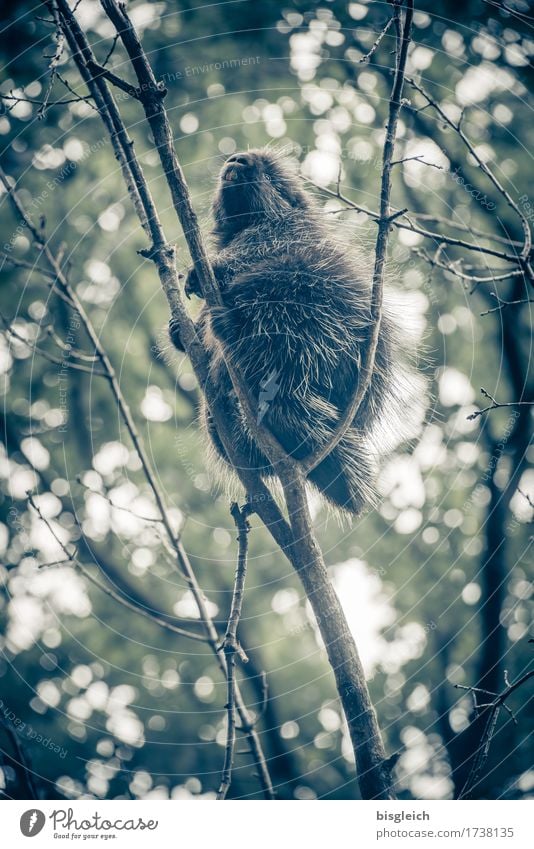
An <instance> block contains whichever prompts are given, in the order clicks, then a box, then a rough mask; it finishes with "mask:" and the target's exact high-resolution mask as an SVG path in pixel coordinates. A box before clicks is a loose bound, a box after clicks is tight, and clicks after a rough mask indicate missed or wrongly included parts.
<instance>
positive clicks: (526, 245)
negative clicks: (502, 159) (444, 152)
mask: <svg viewBox="0 0 534 849" xmlns="http://www.w3.org/2000/svg"><path fill="white" fill-rule="evenodd" d="M406 81H407V82H408V83H409V84H410V85H411V86H412V88H414V89H415V90H416V91H418V92H419V94H421V95H422V96H423V97H424V98H425V100H426V101H427V103H428V104H429V106H431V107H432V108H433V109H434V110H435V111H436V112H437V113H438V115H439V116H440V118H441V119H442V121H443V122H444V123H445V124H446V125H447V126H448V127H450V128H451V129H452V130H454V131H455V132H456V133H457V134H458V135H459V137H460V138H461V140H462V142H463V143H464V145H465V147H466V148H467V150H468V151H469V153H470V154H471V156H472V157H473V159H474V160H475V162H476V163H477V165H478V167H479V168H480V169H481V171H483V172H484V174H485V175H486V176H487V177H488V179H489V180H490V181H491V183H493V185H494V187H495V188H496V189H497V191H498V192H499V194H500V195H501V196H502V197H503V198H504V200H505V201H506V203H507V204H508V206H509V207H510V208H511V209H512V210H513V211H514V212H515V213H516V215H517V216H518V217H519V219H520V221H521V226H522V228H523V236H524V241H523V248H522V250H521V259H522V260H523V263H524V264H526V265H528V262H529V258H530V253H531V250H532V235H531V232H530V224H529V221H528V218H527V217H526V216H525V214H524V213H523V211H522V210H521V208H520V206H518V204H517V203H516V202H515V201H514V200H513V198H512V197H511V196H510V194H509V193H508V192H507V191H506V189H505V188H504V186H503V185H502V184H501V182H500V181H499V179H498V178H497V177H496V176H495V174H494V173H493V171H492V170H491V168H490V167H489V166H488V165H487V164H486V162H484V160H483V159H482V158H481V156H480V155H479V154H478V153H477V151H476V148H475V147H474V146H473V144H471V142H470V140H469V139H468V138H467V136H466V135H465V133H464V131H463V129H462V126H461V123H462V118H460V121H458V123H456V124H455V123H454V121H452V120H451V118H449V116H448V115H447V113H446V112H445V111H444V110H443V109H442V108H441V106H440V105H439V103H437V102H436V101H435V100H434V99H433V98H432V97H431V95H429V94H428V92H427V91H425V89H424V88H423V87H422V86H421V85H419V84H418V83H417V82H416V81H415V80H414V79H411V78H407V80H406Z"/></svg>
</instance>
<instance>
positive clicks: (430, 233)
mask: <svg viewBox="0 0 534 849" xmlns="http://www.w3.org/2000/svg"><path fill="white" fill-rule="evenodd" d="M307 182H309V183H311V185H312V186H314V187H315V188H316V189H318V190H319V191H321V192H323V193H324V194H326V195H328V196H329V197H333V198H336V199H337V200H339V201H341V202H342V203H344V204H345V206H347V207H349V209H354V210H355V211H356V212H363V214H364V215H368V216H369V218H371V220H372V221H376V222H377V223H378V222H379V221H380V214H379V213H378V212H374V211H373V210H372V209H368V208H367V207H365V206H362V205H361V204H359V203H355V202H354V201H352V200H350V198H348V197H347V196H346V195H344V194H341V193H338V192H336V191H334V190H332V189H329V188H327V187H325V186H321V185H319V184H318V183H314V182H313V180H308V181H307ZM403 215H404V217H405V218H406V219H407V220H406V221H402V220H399V219H397V220H395V221H393V222H392V223H393V226H394V227H396V228H398V229H399V230H410V232H412V233H418V234H419V235H420V236H424V237H425V238H426V239H432V240H433V241H435V242H444V243H445V244H447V245H451V246H452V247H458V248H465V250H468V251H475V252H476V253H483V254H487V255H488V256H494V257H497V258H498V259H502V260H505V261H506V262H514V263H517V262H518V260H519V257H518V256H517V254H516V255H514V254H508V253H504V252H503V251H497V250H494V249H493V248H486V247H484V246H483V245H474V244H472V243H470V242H466V241H464V240H463V239H456V238H455V237H454V236H444V235H443V234H442V233H438V232H436V231H434V230H426V229H425V228H423V227H417V226H416V225H415V224H413V223H412V222H411V221H410V219H409V218H408V216H407V215H406V210H404V212H403ZM410 215H412V213H410ZM414 217H420V216H414ZM484 238H488V239H489V238H491V237H490V236H488V235H486V234H484ZM507 244H510V245H513V243H512V242H509V243H508V242H507Z"/></svg>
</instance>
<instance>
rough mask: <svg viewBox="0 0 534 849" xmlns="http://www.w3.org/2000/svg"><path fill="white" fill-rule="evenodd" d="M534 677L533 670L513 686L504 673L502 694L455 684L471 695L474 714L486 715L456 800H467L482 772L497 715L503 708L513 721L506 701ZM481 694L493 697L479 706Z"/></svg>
mask: <svg viewBox="0 0 534 849" xmlns="http://www.w3.org/2000/svg"><path fill="white" fill-rule="evenodd" d="M533 676H534V669H532V670H531V671H530V672H526V673H525V674H524V675H522V676H521V677H520V678H518V679H517V681H515V682H514V683H513V684H511V683H510V682H509V681H508V675H507V673H506V672H505V675H504V682H505V685H506V686H505V689H504V690H503V691H502V693H491V692H489V691H488V690H481V689H479V688H477V687H465V686H463V685H460V684H456V685H455V686H456V688H457V689H462V690H468V691H469V692H471V694H472V695H473V699H474V705H475V713H476V714H478V715H480V714H481V713H482V712H484V714H485V715H486V721H485V725H484V730H483V732H482V736H481V738H480V742H479V744H478V747H477V750H476V753H475V757H474V761H473V765H472V767H471V770H470V772H469V775H468V777H467V780H466V782H465V784H464V786H463V788H462V790H461V792H460V794H459V796H458V799H467V798H469V796H470V794H471V792H472V791H473V789H474V788H475V785H476V783H477V781H478V778H479V776H480V773H481V772H482V770H483V768H484V765H485V763H486V761H487V759H488V755H489V750H490V746H491V742H492V740H493V735H494V733H495V728H496V727H497V720H498V718H499V713H500V710H501V708H503V707H504V708H505V709H506V710H508V712H509V713H510V714H511V716H512V718H513V719H514V721H515V717H514V715H513V713H512V712H511V711H510V709H509V708H508V707H507V705H506V704H505V702H506V700H507V699H509V698H510V696H511V695H512V693H515V691H516V690H518V689H519V688H520V687H522V686H523V685H524V684H525V683H526V682H527V681H528V680H530V678H532V677H533ZM477 693H483V694H484V695H489V696H493V697H494V698H493V699H492V700H491V701H489V702H485V703H483V704H480V703H478V702H477V700H476V694H477Z"/></svg>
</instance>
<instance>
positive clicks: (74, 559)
mask: <svg viewBox="0 0 534 849" xmlns="http://www.w3.org/2000/svg"><path fill="white" fill-rule="evenodd" d="M28 501H29V503H30V505H31V506H32V508H33V509H34V510H35V512H36V513H37V515H38V517H39V519H41V521H42V522H44V524H45V525H46V527H47V528H48V530H49V532H50V533H51V534H52V536H53V537H54V539H55V541H56V542H57V544H58V545H59V547H60V548H61V550H62V551H63V553H64V554H65V557H66V558H67V559H66V560H65V561H64V562H65V563H72V564H73V566H75V567H76V568H77V569H78V571H79V572H80V573H81V574H82V575H83V576H84V578H86V579H87V580H88V581H90V582H91V583H92V584H94V586H95V587H98V589H99V590H100V591H101V592H103V593H104V594H105V595H107V596H108V597H109V598H112V599H113V600H114V601H117V602H118V603H119V604H121V605H122V606H123V607H126V608H128V610H132V611H133V612H134V613H138V614H139V615H140V616H144V617H145V619H150V621H152V622H154V623H155V624H156V625H159V627H160V628H165V630H167V631H172V632H173V633H174V634H178V635H179V636H181V637H188V638H189V639H190V640H197V641H198V642H201V643H207V642H209V637H207V636H205V635H204V634H195V633H194V632H193V631H186V630H185V628H179V627H178V626H177V625H173V624H172V622H168V621H167V620H166V619H162V618H161V617H160V616H157V615H156V614H155V613H152V612H151V611H149V610H147V609H146V608H144V607H140V606H139V605H137V604H134V602H132V601H130V600H129V599H127V598H125V597H124V596H122V595H120V594H119V593H117V592H116V591H115V590H114V589H112V588H111V587H108V586H106V585H105V584H103V583H102V582H101V581H99V580H98V578H95V576H94V575H93V574H92V573H91V572H90V571H89V569H86V567H85V566H84V564H83V563H82V562H81V561H80V559H79V558H78V556H77V552H76V551H74V553H72V552H70V551H69V550H68V548H67V546H66V545H65V544H64V543H63V542H62V540H61V539H60V537H59V536H58V535H57V534H56V532H55V530H54V528H53V527H52V525H51V524H50V522H49V521H48V519H46V518H45V517H44V516H43V513H42V511H41V509H40V508H39V505H38V504H37V503H36V501H35V498H34V496H33V495H32V493H28ZM59 562H61V561H58V563H59ZM49 565H50V564H47V563H42V564H41V565H40V568H41V569H43V568H45V567H47V566H49ZM54 565H55V564H54Z"/></svg>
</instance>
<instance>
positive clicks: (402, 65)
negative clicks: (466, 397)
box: [303, 0, 413, 474]
mask: <svg viewBox="0 0 534 849" xmlns="http://www.w3.org/2000/svg"><path fill="white" fill-rule="evenodd" d="M412 18H413V0H409V2H407V4H406V12H405V16H404V22H403V23H402V20H401V11H400V6H399V5H396V6H395V9H394V20H395V29H396V32H397V61H396V66H395V77H394V80H393V88H392V92H391V97H390V101H389V115H388V121H387V125H386V139H385V143H384V151H383V155H382V179H381V188H380V214H379V218H378V234H377V238H376V248H375V265H374V271H373V282H372V290H371V303H370V311H369V327H370V328H371V332H370V338H369V342H368V346H367V351H366V356H365V358H364V360H363V362H362V364H361V367H360V372H359V376H358V383H357V386H356V390H355V392H354V393H353V396H352V398H351V400H350V402H349V404H348V405H347V408H346V409H345V411H344V413H343V415H342V416H341V418H340V420H339V422H338V423H337V425H336V427H335V429H334V432H333V434H332V435H331V436H330V437H329V439H328V441H327V442H326V443H325V444H324V445H323V446H321V448H319V450H318V451H315V452H313V454H312V455H311V456H310V457H308V458H306V460H305V461H304V463H303V466H304V470H305V473H306V474H309V472H311V471H312V470H313V469H314V468H315V467H316V466H318V465H319V463H321V462H322V460H324V459H325V457H327V456H328V454H330V452H331V451H333V449H334V448H335V447H336V445H337V444H338V443H339V441H340V440H341V439H343V437H344V435H345V433H346V432H347V429H348V428H349V427H350V425H351V424H352V422H353V421H354V418H355V416H356V414H357V412H358V410H359V408H360V405H361V403H362V401H363V399H364V397H365V394H366V392H367V390H368V388H369V385H370V383H371V379H372V376H373V369H374V362H375V354H376V349H377V345H378V339H379V335H380V325H381V319H382V296H383V290H384V274H385V263H386V249H387V244H388V239H389V232H390V229H391V225H392V222H393V220H394V219H395V218H397V217H398V216H400V215H402V214H403V211H400V212H399V213H394V215H393V216H392V211H391V207H390V198H391V170H392V162H393V152H394V149H395V138H396V135H397V124H398V119H399V114H400V110H401V105H402V90H403V86H404V74H405V69H406V60H407V58H408V46H409V44H410V37H411V28H412Z"/></svg>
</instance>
